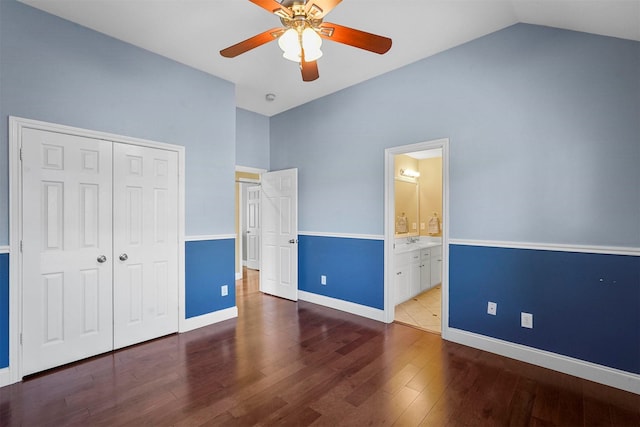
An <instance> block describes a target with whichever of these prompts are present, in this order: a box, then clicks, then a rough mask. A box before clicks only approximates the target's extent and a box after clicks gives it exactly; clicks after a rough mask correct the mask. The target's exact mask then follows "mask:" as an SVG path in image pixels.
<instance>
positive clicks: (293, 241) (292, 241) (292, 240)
mask: <svg viewBox="0 0 640 427" xmlns="http://www.w3.org/2000/svg"><path fill="white" fill-rule="evenodd" d="M289 243H291V244H292V245H293V244H294V243H298V241H297V240H296V239H291V240H289Z"/></svg>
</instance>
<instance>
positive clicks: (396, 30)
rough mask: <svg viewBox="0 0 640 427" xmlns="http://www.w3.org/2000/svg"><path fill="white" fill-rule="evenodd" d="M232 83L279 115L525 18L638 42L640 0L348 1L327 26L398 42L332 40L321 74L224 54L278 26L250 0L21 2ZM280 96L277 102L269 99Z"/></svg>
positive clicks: (243, 102)
mask: <svg viewBox="0 0 640 427" xmlns="http://www.w3.org/2000/svg"><path fill="white" fill-rule="evenodd" d="M21 1H22V2H23V3H26V4H28V5H31V6H34V7H36V8H39V9H42V10H44V11H46V12H49V13H52V14H54V15H58V16H60V17H62V18H65V19H68V20H70V21H73V22H76V23H78V24H80V25H83V26H86V27H89V28H92V29H94V30H96V31H99V32H101V33H104V34H108V35H110V36H112V37H115V38H117V39H120V40H123V41H125V42H127V43H130V44H133V45H135V46H139V47H141V48H144V49H147V50H149V51H152V52H155V53H157V54H159V55H162V56H166V57H168V58H171V59H173V60H175V61H178V62H181V63H183V64H186V65H189V66H191V67H193V68H196V69H199V70H202V71H205V72H207V73H210V74H212V75H215V76H218V77H221V78H223V79H225V80H228V81H231V82H233V83H235V85H236V102H237V106H238V107H241V108H244V109H247V110H250V111H254V112H257V113H260V114H264V115H266V116H272V115H274V114H277V113H280V112H282V111H285V110H288V109H290V108H293V107H295V106H298V105H301V104H304V103H306V102H309V101H311V100H313V99H317V98H320V97H322V96H324V95H328V94H330V93H333V92H336V91H338V90H340V89H343V88H345V87H348V86H351V85H354V84H357V83H359V82H362V81H364V80H367V79H370V78H372V77H375V76H378V75H380V74H383V73H386V72H388V71H391V70H394V69H397V68H399V67H402V66H404V65H407V64H410V63H412V62H415V61H418V60H420V59H422V58H425V57H427V56H430V55H433V54H435V53H438V52H441V51H443V50H446V49H449V48H451V47H454V46H457V45H459V44H462V43H465V42H467V41H469V40H473V39H475V38H478V37H481V36H483V35H485V34H489V33H492V32H494V31H497V30H500V29H502V28H505V27H508V26H510V25H513V24H515V23H518V22H524V23H530V24H539V25H546V26H551V27H558V28H565V29H570V30H577V31H584V32H588V33H595V34H602V35H607V36H613V37H619V38H624V39H630V40H637V41H640V0H403V1H397V0H344V1H343V2H342V3H340V4H339V5H338V6H337V7H336V8H335V9H334V10H333V11H331V12H330V13H329V14H328V15H327V16H326V17H325V20H326V21H328V22H335V23H337V24H341V25H345V26H348V27H352V28H357V29H359V30H364V31H367V32H371V33H376V34H380V35H384V36H387V37H390V38H392V39H393V46H392V47H391V50H390V51H389V52H388V53H387V54H385V55H377V54H375V53H370V52H367V51H363V50H360V49H356V48H353V47H349V46H345V45H341V44H338V43H332V42H328V41H324V43H323V46H322V50H323V52H324V56H323V57H322V58H320V59H319V60H318V68H319V71H320V78H319V79H318V80H316V81H314V82H307V83H305V82H302V79H301V77H300V71H299V69H298V66H297V64H295V63H293V62H291V61H288V60H286V59H284V58H282V56H281V51H280V49H279V48H278V45H277V43H268V44H267V45H263V46H260V47H258V48H256V49H254V50H251V51H249V52H247V53H245V54H243V55H240V56H238V57H236V58H233V59H229V58H223V57H222V56H220V54H219V53H218V51H219V50H221V49H223V48H225V47H228V46H230V45H232V44H235V43H237V42H239V41H241V40H244V39H246V38H249V37H251V36H253V35H255V34H257V33H260V32H262V31H266V30H268V29H270V28H274V27H278V26H280V21H279V19H278V18H277V17H276V16H275V15H271V14H270V13H268V12H266V11H265V10H263V9H261V8H260V7H258V6H256V5H254V4H252V3H251V2H249V1H248V0H21ZM267 93H274V94H276V99H275V101H272V102H268V101H267V100H266V99H265V95H266V94H267Z"/></svg>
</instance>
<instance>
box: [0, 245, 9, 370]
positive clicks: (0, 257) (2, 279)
mask: <svg viewBox="0 0 640 427" xmlns="http://www.w3.org/2000/svg"><path fill="white" fill-rule="evenodd" d="M7 366H9V254H0V369H2V368H6V367H7Z"/></svg>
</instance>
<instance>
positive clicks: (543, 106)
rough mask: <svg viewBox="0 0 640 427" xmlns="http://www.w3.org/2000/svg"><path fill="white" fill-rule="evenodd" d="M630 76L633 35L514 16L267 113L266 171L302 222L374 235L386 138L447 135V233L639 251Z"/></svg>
mask: <svg viewBox="0 0 640 427" xmlns="http://www.w3.org/2000/svg"><path fill="white" fill-rule="evenodd" d="M638 76H640V43H638V42H633V41H627V40H621V39H615V38H610V37H602V36H596V35H591V34H585V33H579V32H572V31H565V30H558V29H553V28H548V27H540V26H534V25H526V24H518V25H515V26H512V27H509V28H507V29H505V30H502V31H499V32H496V33H493V34H491V35H488V36H486V37H483V38H481V39H478V40H475V41H472V42H470V43H467V44H465V45H462V46H459V47H456V48H454V49H451V50H449V51H446V52H443V53H441V54H438V55H435V56H433V57H430V58H427V59H424V60H422V61H419V62H417V63H414V64H412V65H409V66H407V67H404V68H401V69H399V70H396V71H393V72H391V73H387V74H385V75H383V76H380V77H378V78H375V79H372V80H369V81H367V82H364V83H362V84H359V85H357V86H354V87H351V88H348V89H345V90H343V91H340V92H338V93H336V94H333V95H330V96H327V97H325V98H322V99H320V100H317V101H315V102H311V103H309V104H306V105H303V106H301V107H298V108H296V109H293V110H289V111H287V112H284V113H282V114H279V115H277V116H274V117H272V119H271V129H270V132H271V167H272V168H273V169H281V168H286V167H298V168H299V181H300V187H299V191H300V196H299V197H300V211H299V221H300V222H299V224H300V226H299V228H300V230H305V231H325V232H348V233H368V234H382V233H383V229H384V221H383V216H384V165H383V163H384V148H387V147H393V146H398V145H405V144H411V143H415V142H421V141H426V140H432V139H437V138H443V137H448V138H450V143H451V159H450V168H451V169H450V179H451V181H450V195H451V199H450V213H451V219H450V221H451V223H450V227H451V228H450V231H451V237H453V238H459V239H478V240H506V241H525V242H543V243H560V244H587V245H588V244H594V245H614V246H632V247H638V246H640V221H638V218H639V217H640V191H639V190H638V188H640V167H638V165H639V164H640V119H639V117H640V79H639V78H638ZM309 117H313V118H315V119H314V120H309ZM300 134H304V135H305V138H297V137H293V136H294V135H300Z"/></svg>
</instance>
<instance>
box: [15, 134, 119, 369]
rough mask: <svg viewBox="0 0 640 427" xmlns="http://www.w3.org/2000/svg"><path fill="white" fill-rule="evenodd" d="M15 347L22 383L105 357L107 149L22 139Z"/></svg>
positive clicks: (71, 140) (75, 139)
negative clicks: (19, 345) (18, 341)
mask: <svg viewBox="0 0 640 427" xmlns="http://www.w3.org/2000/svg"><path fill="white" fill-rule="evenodd" d="M22 154H23V155H22V158H23V160H22V184H23V188H22V212H23V213H22V242H23V251H22V321H23V327H22V340H23V352H22V355H23V357H22V362H23V365H22V367H23V374H24V375H28V374H32V373H35V372H39V371H42V370H45V369H49V368H52V367H55V366H59V365H63V364H65V363H69V362H73V361H75V360H78V359H83V358H85V357H89V356H93V355H96V354H100V353H103V352H106V351H109V350H111V349H112V345H113V343H112V337H113V329H112V301H111V299H112V293H111V292H112V261H113V260H112V256H111V253H112V246H111V243H112V240H111V235H112V229H111V226H112V217H111V214H112V206H111V196H112V188H111V185H112V175H111V161H112V158H111V156H112V153H111V143H110V142H108V141H102V140H97V139H92V138H85V137H79V136H73V135H67V134H63V133H56V132H49V131H43V130H36V129H28V128H27V129H24V130H23V132H22Z"/></svg>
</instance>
